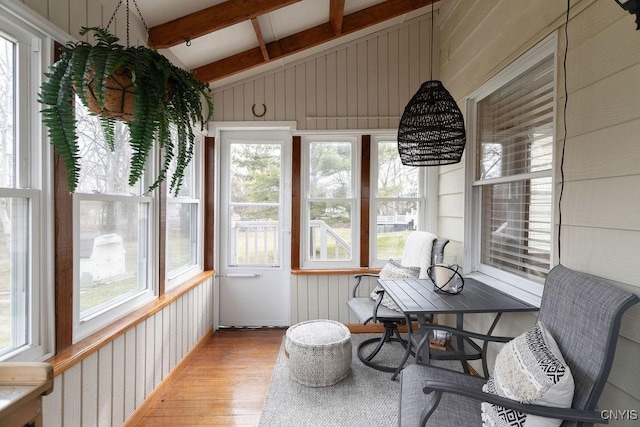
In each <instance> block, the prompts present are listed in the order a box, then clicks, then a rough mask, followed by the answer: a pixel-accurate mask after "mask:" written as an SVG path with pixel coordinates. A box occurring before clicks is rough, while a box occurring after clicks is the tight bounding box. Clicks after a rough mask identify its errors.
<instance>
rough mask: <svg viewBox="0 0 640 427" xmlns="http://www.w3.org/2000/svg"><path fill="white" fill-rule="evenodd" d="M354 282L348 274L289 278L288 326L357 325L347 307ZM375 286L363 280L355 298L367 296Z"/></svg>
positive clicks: (355, 318)
mask: <svg viewBox="0 0 640 427" xmlns="http://www.w3.org/2000/svg"><path fill="white" fill-rule="evenodd" d="M354 283H355V279H354V278H353V275H352V274H323V275H304V274H295V275H292V276H291V319H290V320H291V324H292V325H294V324H296V323H298V322H303V321H305V320H316V319H330V320H336V321H338V322H342V323H356V324H357V323H360V321H359V320H358V318H357V317H355V316H354V314H353V313H352V312H351V310H349V307H347V301H348V300H349V298H351V292H352V289H353V284H354ZM375 287H376V281H375V280H374V279H371V278H368V277H365V278H363V280H362V283H361V284H360V286H359V287H358V296H368V295H370V294H371V292H373V289H374V288H375Z"/></svg>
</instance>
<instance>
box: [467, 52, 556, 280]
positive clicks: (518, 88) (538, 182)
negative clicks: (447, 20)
mask: <svg viewBox="0 0 640 427" xmlns="http://www.w3.org/2000/svg"><path fill="white" fill-rule="evenodd" d="M520 67H522V66H521V65H520ZM554 69H555V56H554V54H553V51H551V52H549V54H548V55H547V56H546V57H543V58H542V59H538V60H537V61H536V62H535V64H533V65H530V66H529V67H528V68H526V69H525V70H524V71H522V72H521V73H519V74H518V75H516V76H515V77H513V78H512V79H509V80H506V79H505V81H504V84H502V85H500V86H498V87H496V88H493V89H492V90H491V91H490V92H489V93H488V94H487V95H486V96H483V97H482V98H481V99H477V100H476V101H475V106H474V107H475V109H474V110H475V125H476V126H475V150H474V151H475V152H474V153H473V154H474V163H475V165H474V171H475V173H474V175H475V176H474V180H473V184H472V191H473V192H474V194H475V196H474V197H475V200H476V201H477V202H476V205H475V206H476V209H475V211H474V214H475V215H476V220H475V222H474V224H476V228H477V230H475V232H476V234H475V235H476V236H477V237H478V238H479V242H480V244H479V254H478V259H477V262H479V264H480V265H481V266H483V267H488V268H489V271H491V269H497V270H500V271H503V272H507V273H511V274H515V275H517V276H520V277H522V278H524V279H526V280H530V281H534V282H538V283H542V282H543V281H544V278H545V277H546V274H547V272H548V271H549V268H550V263H551V246H552V245H551V241H552V240H551V236H552V224H553V192H552V185H553V145H554V105H555V97H554V87H555V72H554Z"/></svg>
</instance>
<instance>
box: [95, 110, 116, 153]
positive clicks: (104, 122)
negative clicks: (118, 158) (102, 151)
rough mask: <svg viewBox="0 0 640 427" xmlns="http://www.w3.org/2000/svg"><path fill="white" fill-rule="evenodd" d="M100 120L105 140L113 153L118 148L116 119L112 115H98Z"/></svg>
mask: <svg viewBox="0 0 640 427" xmlns="http://www.w3.org/2000/svg"><path fill="white" fill-rule="evenodd" d="M98 119H99V120H100V127H101V128H102V133H103V134H104V140H105V141H106V143H107V146H108V147H109V150H111V152H112V153H113V152H114V151H115V149H116V130H115V129H116V121H115V120H114V119H112V118H110V117H103V116H98Z"/></svg>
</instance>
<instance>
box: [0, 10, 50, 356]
mask: <svg viewBox="0 0 640 427" xmlns="http://www.w3.org/2000/svg"><path fill="white" fill-rule="evenodd" d="M3 16H6V15H4V12H3ZM3 16H0V360H35V359H38V358H41V357H42V356H44V355H45V354H46V353H47V352H48V348H47V342H48V337H49V336H50V335H49V334H50V332H51V330H50V328H46V327H44V326H43V325H46V324H47V323H48V320H49V319H48V313H49V311H48V308H49V307H50V304H49V303H48V301H47V299H46V294H47V289H46V288H45V284H46V283H48V281H47V280H43V277H47V276H46V275H47V274H48V272H45V271H43V268H42V265H43V260H44V258H45V257H46V256H48V253H49V252H50V251H47V250H46V247H47V245H48V244H49V243H48V240H47V235H46V234H45V233H43V232H42V229H43V223H44V221H45V218H46V215H44V214H43V212H42V206H43V201H42V199H43V191H42V176H43V171H42V168H41V166H40V165H42V162H44V161H48V160H49V159H48V157H47V154H46V153H43V150H42V145H41V144H42V133H41V127H40V126H39V117H38V114H37V113H38V111H39V107H38V105H37V103H36V93H35V89H34V88H37V87H38V86H39V78H40V77H39V76H40V73H41V64H40V58H41V55H36V54H34V53H36V52H40V51H41V49H40V43H41V41H42V36H41V35H38V34H36V33H35V32H33V31H32V30H31V29H27V28H26V27H22V26H18V25H16V24H14V23H12V22H10V21H9V20H8V19H7V18H5V17H3Z"/></svg>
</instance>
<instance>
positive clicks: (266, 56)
mask: <svg viewBox="0 0 640 427" xmlns="http://www.w3.org/2000/svg"><path fill="white" fill-rule="evenodd" d="M251 24H253V31H254V32H255V33H256V38H257V39H258V43H259V44H260V51H261V52H262V57H263V58H264V60H265V61H266V62H269V52H268V51H267V45H266V44H265V43H264V36H263V35H262V30H261V29H260V24H259V23H258V18H251Z"/></svg>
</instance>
